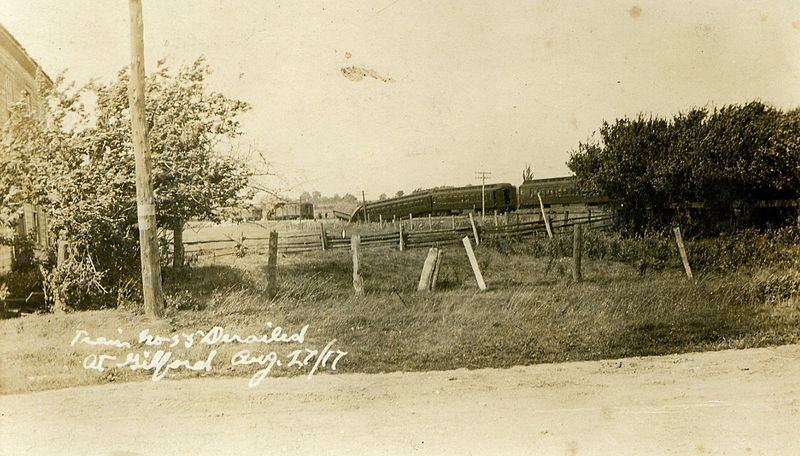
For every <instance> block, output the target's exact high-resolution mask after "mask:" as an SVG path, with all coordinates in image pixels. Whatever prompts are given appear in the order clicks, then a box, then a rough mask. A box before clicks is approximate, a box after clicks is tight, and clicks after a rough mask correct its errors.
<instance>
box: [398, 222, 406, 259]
mask: <svg viewBox="0 0 800 456" xmlns="http://www.w3.org/2000/svg"><path fill="white" fill-rule="evenodd" d="M399 233H400V251H401V252H402V251H403V250H405V249H406V241H405V239H403V224H402V223H401V224H400V232H399Z"/></svg>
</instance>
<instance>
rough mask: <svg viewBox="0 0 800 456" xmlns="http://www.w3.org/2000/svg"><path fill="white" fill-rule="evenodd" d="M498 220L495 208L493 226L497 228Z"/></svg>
mask: <svg viewBox="0 0 800 456" xmlns="http://www.w3.org/2000/svg"><path fill="white" fill-rule="evenodd" d="M498 224H499V222H498V221H497V209H495V210H494V227H495V228H497V225H498Z"/></svg>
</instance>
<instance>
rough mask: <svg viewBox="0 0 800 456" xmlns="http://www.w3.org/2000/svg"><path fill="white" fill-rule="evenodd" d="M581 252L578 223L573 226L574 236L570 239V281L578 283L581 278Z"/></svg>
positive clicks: (580, 233)
mask: <svg viewBox="0 0 800 456" xmlns="http://www.w3.org/2000/svg"><path fill="white" fill-rule="evenodd" d="M582 251H583V232H582V231H581V225H580V223H576V224H575V235H574V237H573V239H572V280H574V281H575V282H580V281H581V279H582V277H581V253H582Z"/></svg>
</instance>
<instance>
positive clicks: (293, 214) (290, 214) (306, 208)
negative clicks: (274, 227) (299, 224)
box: [269, 203, 314, 220]
mask: <svg viewBox="0 0 800 456" xmlns="http://www.w3.org/2000/svg"><path fill="white" fill-rule="evenodd" d="M269 218H270V219H273V220H298V219H313V218H314V205H313V204H311V203H278V204H276V205H275V207H274V208H272V210H271V211H270V214H269Z"/></svg>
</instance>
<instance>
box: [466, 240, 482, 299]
mask: <svg viewBox="0 0 800 456" xmlns="http://www.w3.org/2000/svg"><path fill="white" fill-rule="evenodd" d="M461 241H462V242H463V243H464V250H466V251H467V257H468V258H469V264H470V265H471V266H472V272H473V273H475V280H476V281H477V282H478V289H480V290H481V291H485V290H486V282H484V281H483V274H481V269H480V267H479V266H478V259H477V258H475V251H473V250H472V243H471V242H470V241H469V236H464V239H462V240H461Z"/></svg>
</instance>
